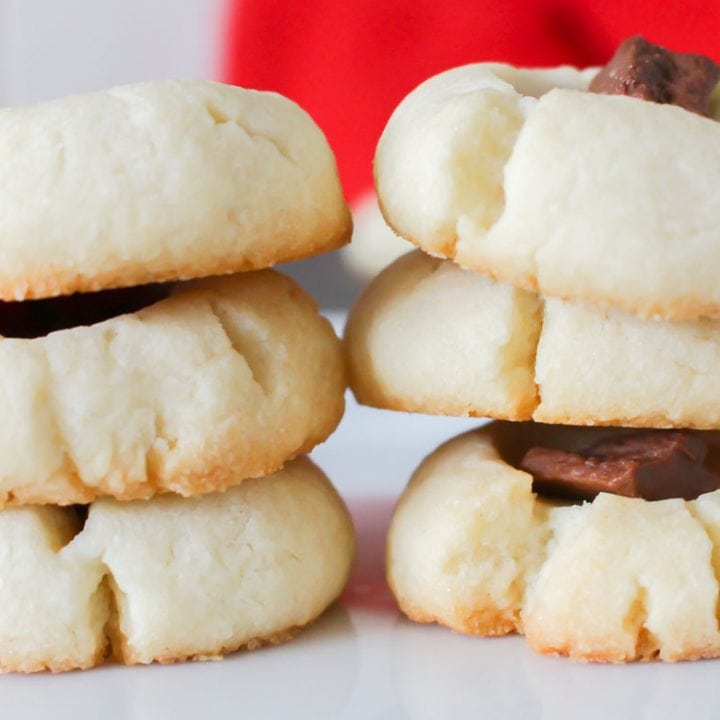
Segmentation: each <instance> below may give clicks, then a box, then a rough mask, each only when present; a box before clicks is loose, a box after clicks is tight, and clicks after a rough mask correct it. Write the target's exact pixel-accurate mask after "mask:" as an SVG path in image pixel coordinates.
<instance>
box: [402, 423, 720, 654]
mask: <svg viewBox="0 0 720 720" xmlns="http://www.w3.org/2000/svg"><path fill="white" fill-rule="evenodd" d="M606 432H607V431H605V430H604V429H599V428H596V429H592V428H580V429H578V428H561V427H548V426H536V425H534V424H532V423H504V422H498V423H492V424H491V425H489V426H486V427H484V428H482V429H481V430H478V431H473V432H470V433H467V434H465V435H462V436H460V437H458V438H455V439H454V440H451V441H450V442H449V443H447V444H445V445H444V446H442V447H441V448H440V449H438V450H437V451H436V452H435V453H433V454H432V455H430V456H429V457H428V458H427V459H426V460H425V461H424V462H423V463H422V464H421V466H420V468H419V469H418V470H417V471H416V473H415V475H414V476H413V478H412V480H411V481H410V484H409V485H408V487H407V489H406V490H405V492H404V494H403V496H402V498H401V500H400V502H399V504H398V506H397V508H396V510H395V515H394V518H393V521H392V525H391V528H390V534H389V540H388V577H389V582H390V585H391V587H392V589H393V592H394V593H395V596H396V598H397V599H398V602H399V604H400V607H401V608H402V610H403V611H404V612H405V613H406V614H407V615H408V616H409V617H410V618H411V619H413V620H417V621H419V622H439V623H441V624H443V625H447V626H448V627H450V628H452V629H453V630H456V631H458V632H464V633H468V634H472V635H502V634H506V633H510V632H520V633H524V634H525V635H526V636H527V640H528V642H529V643H530V645H531V646H532V647H533V648H534V649H535V650H539V651H541V652H548V653H555V654H562V655H569V656H570V657H573V658H577V659H583V660H593V661H604V662H624V661H630V660H638V659H651V658H656V657H659V658H660V659H662V660H688V659H697V658H703V657H715V656H718V655H720V633H719V632H718V618H717V614H716V608H717V604H718V579H717V578H718V575H720V564H718V561H717V557H718V554H719V553H720V544H719V543H720V491H715V492H711V493H707V494H705V495H701V496H700V497H699V498H698V499H697V500H694V501H684V500H679V499H678V500H663V501H659V502H648V501H646V500H642V499H639V498H628V497H619V496H615V495H607V494H600V495H598V496H597V498H596V499H595V500H594V501H593V502H590V503H585V504H582V505H567V504H562V503H559V502H551V501H548V500H543V499H540V498H538V497H537V496H536V495H535V494H534V493H533V491H532V477H531V476H530V475H529V474H527V473H525V472H523V471H521V470H518V469H517V466H518V464H519V462H518V459H519V457H520V456H521V455H522V453H523V452H524V450H525V449H527V448H528V447H529V446H531V445H532V444H533V443H534V442H536V441H538V438H542V439H543V440H547V439H548V437H547V436H550V437H551V438H556V439H557V438H558V437H559V438H562V440H563V441H564V442H566V443H567V442H569V443H570V444H571V445H572V443H573V442H575V441H576V440H577V439H578V438H580V437H584V438H587V437H588V433H590V434H592V435H593V436H602V434H603V433H606ZM543 436H545V437H544V438H543ZM568 436H569V437H568ZM700 436H701V437H703V438H704V439H705V440H706V441H707V442H708V444H709V445H710V446H711V457H710V466H711V467H712V468H713V470H714V471H715V472H718V471H720V463H719V462H718V453H719V452H720V441H719V440H718V436H717V434H715V433H700Z"/></svg>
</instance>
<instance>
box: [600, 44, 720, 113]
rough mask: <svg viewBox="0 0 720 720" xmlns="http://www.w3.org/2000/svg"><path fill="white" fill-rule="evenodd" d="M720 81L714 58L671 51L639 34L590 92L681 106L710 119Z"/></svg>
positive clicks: (616, 56)
mask: <svg viewBox="0 0 720 720" xmlns="http://www.w3.org/2000/svg"><path fill="white" fill-rule="evenodd" d="M718 81H720V65H717V64H716V63H714V62H713V61H712V60H711V59H710V58H707V57H705V56H704V55H691V54H685V53H675V52H671V51H669V50H665V48H662V47H660V46H659V45H653V44H652V43H649V42H648V41H647V40H645V39H644V38H642V37H640V36H639V35H638V36H636V37H632V38H629V39H627V40H625V42H623V43H622V45H620V47H619V48H618V49H617V52H616V53H615V55H614V56H613V58H612V60H610V62H609V63H608V64H607V65H606V66H605V67H604V68H603V69H602V70H601V71H600V72H599V73H598V74H597V75H596V76H595V78H594V79H593V81H592V82H591V83H590V88H589V89H590V92H596V93H605V94H608V95H630V96H631V97H636V98H640V99H642V100H649V101H651V102H656V103H669V104H671V105H679V106H680V107H682V108H685V109H686V110H690V112H694V113H698V114H699V115H705V116H706V117H710V102H711V96H712V92H713V90H714V89H715V86H716V85H717V84H718Z"/></svg>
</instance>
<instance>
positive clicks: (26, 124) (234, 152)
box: [0, 81, 351, 300]
mask: <svg viewBox="0 0 720 720" xmlns="http://www.w3.org/2000/svg"><path fill="white" fill-rule="evenodd" d="M0 163H1V164H2V167H3V168H5V170H4V172H5V178H4V180H3V181H2V182H1V183H0V204H2V206H3V207H4V208H5V211H4V212H3V215H2V218H1V219H0V298H2V299H5V300H20V299H24V298H38V297H49V296H53V295H60V294H68V293H71V292H76V291H91V290H98V289H101V288H107V287H119V286H130V285H139V284H142V283H148V282H156V281H162V280H168V279H171V280H175V279H181V278H196V277H204V276H208V275H219V274H224V273H232V272H237V271H240V270H248V269H255V268H263V267H267V266H270V265H272V264H274V263H276V262H281V261H286V260H292V259H295V258H300V257H305V256H309V255H314V254H316V253H320V252H324V251H327V250H332V249H334V248H336V247H339V246H340V245H342V244H344V243H345V242H347V240H348V239H349V236H350V231H351V221H350V215H349V211H348V209H347V206H346V204H345V200H344V199H343V195H342V191H341V188H340V184H339V181H338V177H337V170H336V166H335V159H334V157H333V154H332V151H331V150H330V148H329V146H328V144H327V142H326V140H325V137H324V136H323V134H322V132H321V131H320V130H319V129H318V127H317V126H316V125H315V123H314V122H313V121H312V119H311V118H310V117H309V116H308V115H307V114H306V113H305V112H304V111H303V110H301V109H300V108H299V107H298V106H297V105H295V104H294V103H293V102H291V101H290V100H287V99H286V98H283V97H281V96H279V95H276V94H274V93H266V92H256V91H252V90H244V89H242V88H238V87H232V86H229V85H221V84H219V83H212V82H204V81H165V82H155V83H143V84H139V85H127V86H123V87H118V88H114V89H112V90H107V91H105V92H100V93H94V94H91V95H85V96H79V97H69V98H65V99H62V100H57V101H54V102H49V103H44V104H41V105H35V106H32V107H26V108H10V109H4V110H0Z"/></svg>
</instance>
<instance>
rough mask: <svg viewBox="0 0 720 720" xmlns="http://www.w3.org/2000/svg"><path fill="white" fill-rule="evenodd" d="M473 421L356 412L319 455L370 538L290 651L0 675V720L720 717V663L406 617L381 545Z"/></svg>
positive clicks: (364, 538) (276, 649)
mask: <svg viewBox="0 0 720 720" xmlns="http://www.w3.org/2000/svg"><path fill="white" fill-rule="evenodd" d="M476 424H477V423H476V422H472V421H468V420H456V419H450V418H430V417H420V416H408V415H403V414H401V413H385V412H379V411H373V410H369V409H366V408H359V407H357V405H355V404H354V403H352V402H350V403H349V407H348V413H347V415H346V418H345V419H344V420H343V423H342V425H341V427H340V429H339V431H338V432H337V433H336V435H334V436H333V437H332V438H331V440H330V441H329V442H328V443H326V444H325V445H323V446H321V447H320V448H318V449H317V450H316V452H315V453H314V456H315V457H316V459H317V461H318V462H319V463H320V464H321V465H322V466H323V467H324V469H325V470H326V471H327V472H328V474H329V475H330V477H331V478H332V479H333V481H334V482H335V484H336V485H337V487H338V488H339V489H340V491H341V492H342V493H343V494H344V495H345V497H347V498H349V501H350V505H351V508H352V510H353V515H354V517H355V521H356V525H357V528H358V533H359V539H360V552H359V557H358V563H357V567H356V570H355V573H354V576H353V580H352V583H351V585H350V587H349V588H348V590H347V592H346V593H345V595H344V597H343V600H342V602H341V603H340V604H338V605H337V606H336V607H335V608H333V609H332V610H331V611H330V612H329V613H327V614H326V615H325V616H324V617H323V618H322V619H321V620H320V621H319V622H318V623H316V624H315V625H314V626H313V627H311V628H309V629H308V630H307V631H306V632H304V633H303V634H301V635H300V636H299V637H298V638H297V639H295V640H294V641H293V642H291V643H289V644H288V645H284V646H279V647H274V648H267V649H263V650H258V651H255V652H252V653H240V654H237V655H234V656H232V657H230V658H228V659H226V660H224V661H222V662H215V663H213V662H208V663H190V664H185V665H173V666H150V667H133V668H125V667H118V666H105V667H102V668H99V669H97V670H91V671H85V672H76V673H69V674H65V675H55V676H52V675H31V676H21V675H6V676H3V677H0V720H6V719H9V718H22V719H23V720H35V718H59V719H64V718H72V720H85V719H86V718H87V719H88V720H89V719H92V720H96V719H98V718H102V720H154V719H155V718H158V719H163V720H165V719H167V720H183V719H184V718H187V719H188V720H202V719H204V718H219V717H222V718H225V717H227V718H248V719H250V720H255V719H256V718H270V719H280V718H283V719H284V718H308V719H312V720H323V719H325V718H343V719H347V720H350V719H353V720H355V719H357V720H368V719H378V720H390V719H391V718H392V719H395V718H397V719H398V720H400V719H404V718H412V719H413V720H416V719H417V720H431V719H433V720H434V719H436V718H437V719H438V720H462V719H463V718H473V720H480V719H489V720H493V719H494V718H498V719H502V720H527V719H531V718H547V719H549V720H564V719H565V718H568V719H571V720H578V718H580V719H581V720H595V719H596V718H597V720H608V719H610V720H616V719H617V720H622V719H623V718H628V719H630V718H632V720H636V719H637V720H642V719H644V718H647V719H648V720H665V719H666V718H667V719H668V720H669V719H671V718H673V719H674V718H684V717H688V718H691V720H705V719H706V718H708V719H709V718H718V717H720V682H719V680H720V663H718V662H717V661H707V662H699V663H686V664H678V665H663V664H660V663H649V664H645V665H630V666H615V667H613V666H593V665H579V664H574V663H571V662H569V661H567V660H564V659H559V658H546V657H541V656H537V655H534V654H533V653H532V652H530V651H529V650H528V649H527V648H526V647H525V645H524V643H523V641H522V639H520V638H516V637H509V638H497V639H477V638H468V637H464V636H460V635H454V634H453V633H451V632H449V631H448V630H445V629H444V628H440V627H434V626H419V625H413V624H411V623H409V622H407V621H406V620H404V619H402V618H401V617H400V615H399V613H398V612H397V610H396V608H395V606H394V604H393V602H392V598H391V597H390V594H389V592H388V590H387V588H386V586H385V583H384V575H383V550H384V536H385V530H386V527H387V522H388V520H389V517H390V512H391V509H392V504H393V502H394V500H395V498H396V496H397V494H398V493H399V492H400V490H401V489H402V487H403V485H404V484H405V482H406V480H407V478H408V476H409V474H410V472H411V471H412V469H413V467H414V466H415V465H416V464H417V463H418V462H419V460H420V459H421V458H422V457H423V456H424V455H425V454H427V453H428V452H429V451H430V450H432V449H434V447H435V446H436V445H437V444H438V443H439V442H440V441H441V440H442V439H444V438H447V437H450V436H452V435H455V434H457V433H458V432H462V431H463V430H464V429H467V428H469V427H472V426H474V425H476Z"/></svg>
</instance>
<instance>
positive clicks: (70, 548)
mask: <svg viewBox="0 0 720 720" xmlns="http://www.w3.org/2000/svg"><path fill="white" fill-rule="evenodd" d="M73 536H75V537H74V539H73ZM0 537H1V538H2V541H1V542H0V547H2V548H3V550H2V552H0V580H1V581H0V667H2V669H3V670H13V671H21V672H34V671H38V670H45V669H48V670H52V671H54V672H57V671H63V670H71V669H76V668H85V667H90V666H92V665H95V664H97V663H99V662H101V661H102V660H103V659H104V658H105V657H106V656H107V655H108V653H109V652H110V649H111V647H112V653H113V655H114V657H115V658H116V659H117V660H120V661H121V662H125V663H128V664H136V663H150V662H153V661H158V662H175V661H179V660H187V659H207V658H217V657H219V656H221V655H223V654H225V653H228V652H232V651H234V650H237V649H239V648H249V649H253V648H255V647H258V646H260V645H262V644H265V643H277V642H280V641H282V640H286V639H288V638H290V637H292V635H293V634H294V633H295V632H297V631H298V630H299V629H300V628H302V627H304V626H305V625H307V624H308V623H309V622H312V620H314V619H315V618H316V617H317V616H318V615H319V614H320V613H321V612H322V611H323V610H324V609H325V608H326V607H327V606H328V605H329V604H330V603H331V602H332V601H333V600H334V599H335V598H337V596H338V595H339V594H340V592H341V590H342V588H343V586H344V585H345V582H346V580H347V577H348V573H349V570H350V564H351V561H352V558H353V553H354V535H353V529H352V524H351V521H350V517H349V515H348V512H347V510H346V509H345V506H344V505H343V503H342V501H341V500H340V498H339V497H338V495H337V493H336V492H335V490H334V489H333V487H332V485H331V484H330V483H329V482H328V480H327V478H326V477H325V476H324V475H323V473H322V472H321V471H320V470H319V469H318V468H317V467H315V466H314V465H313V464H312V463H311V462H310V461H309V460H308V459H307V458H300V459H297V460H295V461H293V462H292V463H289V464H288V465H287V466H286V467H285V468H284V469H283V470H281V471H279V472H277V473H276V474H274V475H272V476H270V477H267V478H263V479H260V480H245V481H244V482H243V483H242V484H241V485H240V486H239V487H234V488H231V489H230V490H228V491H226V492H225V493H217V494H212V495H207V496H204V497H199V498H179V497H173V496H163V497H157V498H153V499H152V500H147V501H134V502H128V503H119V502H117V501H114V500H101V501H99V502H98V503H96V504H94V505H92V506H91V507H90V511H89V515H88V518H87V521H86V522H85V527H84V529H82V524H81V521H80V519H79V517H78V515H77V514H76V511H75V510H74V509H72V508H57V507H23V508H8V509H6V510H4V511H2V512H0Z"/></svg>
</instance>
